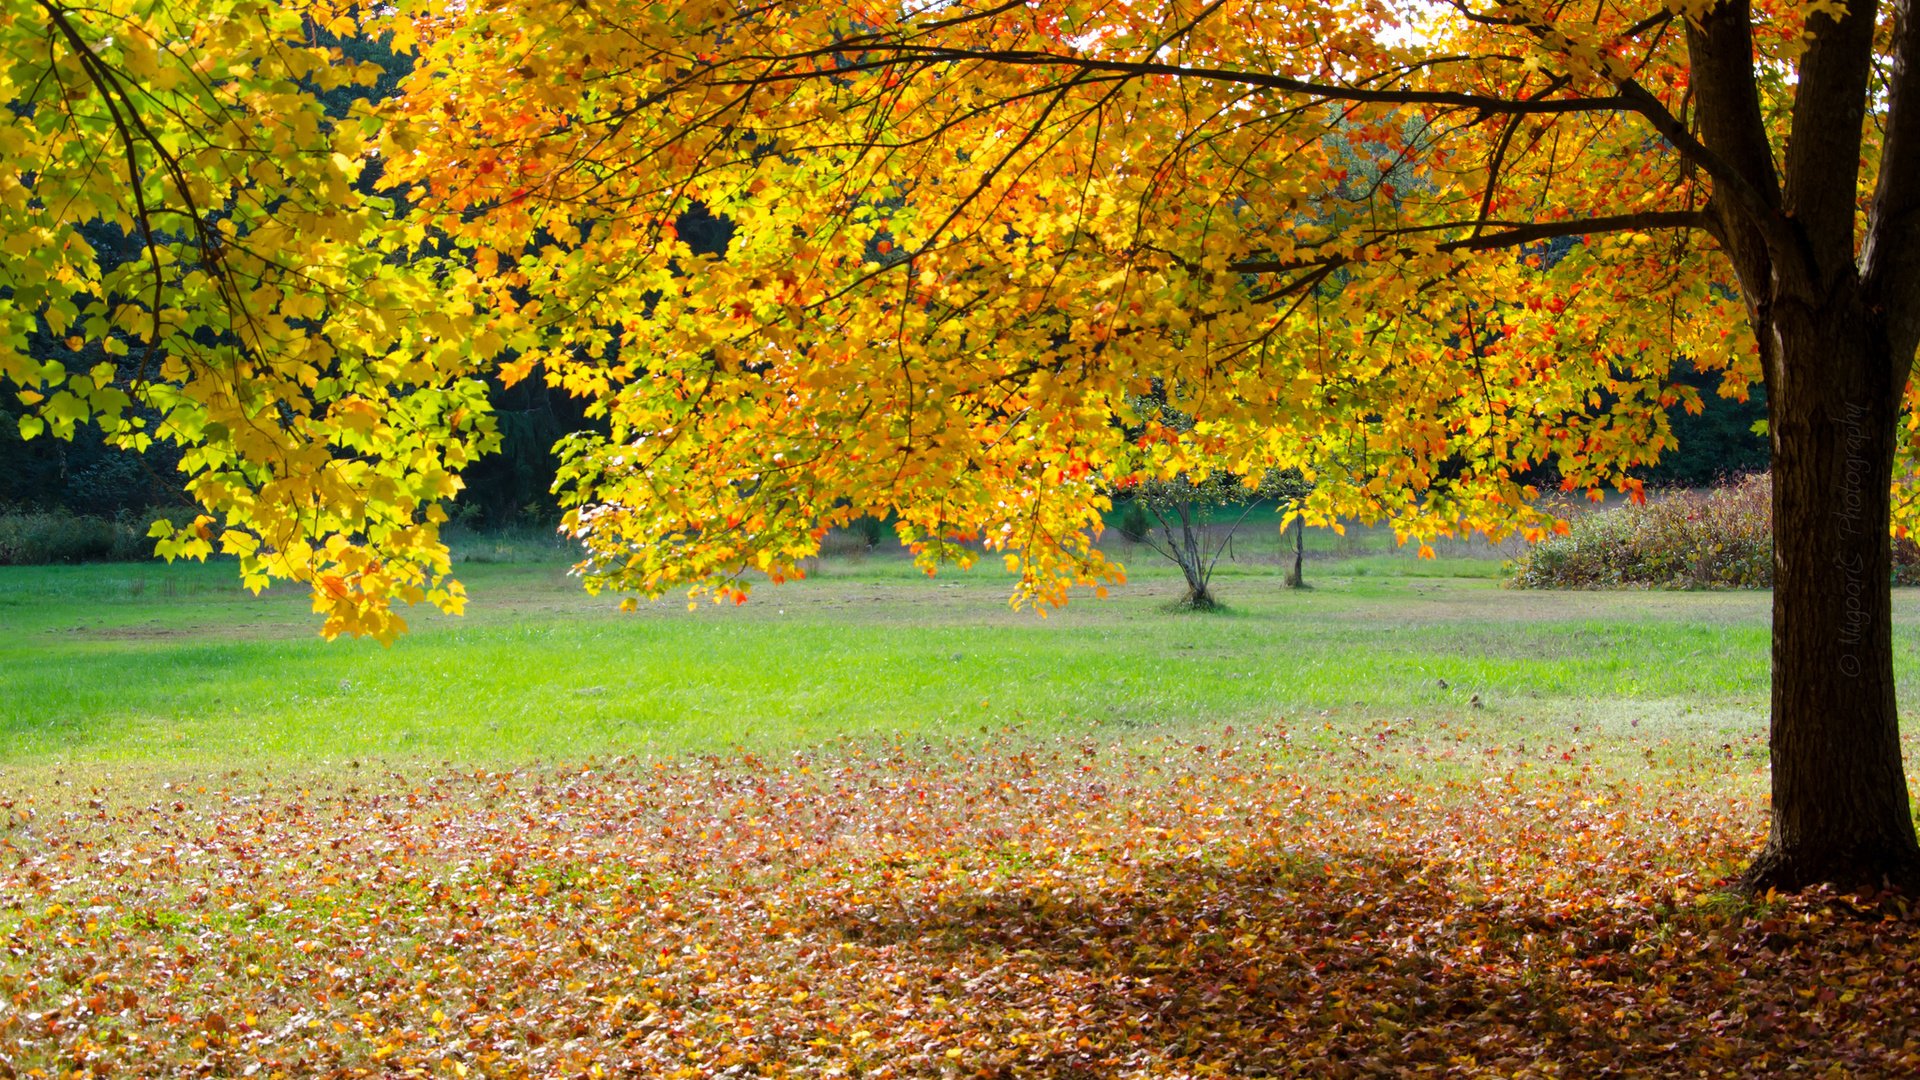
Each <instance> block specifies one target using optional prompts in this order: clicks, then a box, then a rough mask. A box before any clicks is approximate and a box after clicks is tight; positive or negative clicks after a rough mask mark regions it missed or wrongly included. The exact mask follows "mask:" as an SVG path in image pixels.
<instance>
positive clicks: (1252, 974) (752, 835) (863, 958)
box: [0, 721, 1920, 1078]
mask: <svg viewBox="0 0 1920 1080" xmlns="http://www.w3.org/2000/svg"><path fill="white" fill-rule="evenodd" d="M1638 749H1639V751H1640V756H1638V757H1636V756H1635V755H1634V754H1633V753H1628V752H1613V753H1609V752H1605V751H1602V750H1600V749H1597V748H1596V747H1594V746H1593V745H1592V744H1590V743H1585V742H1581V741H1580V739H1579V737H1578V736H1577V735H1575V736H1574V737H1573V739H1572V742H1571V745H1569V746H1558V745H1556V746H1553V747H1545V748H1541V747H1535V748H1532V749H1527V748H1523V747H1516V746H1509V745H1503V744H1500V743H1498V742H1497V741H1490V740H1489V739H1488V738H1487V737H1486V736H1485V734H1484V733H1483V732H1481V733H1476V732H1475V731H1474V730H1473V729H1470V728H1468V727H1465V726H1461V727H1453V726H1449V725H1446V724H1438V725H1428V726H1426V727H1420V728H1416V727H1412V726H1407V725H1399V726H1396V725H1395V724H1391V723H1385V722H1371V723H1369V724H1368V725H1367V726H1366V727H1365V729H1364V730H1352V729H1347V730H1339V731H1336V729H1335V727H1334V725H1331V724H1320V723H1319V722H1317V721H1316V722H1299V723H1289V722H1287V721H1276V722H1274V723H1272V724H1269V725H1264V726H1262V727H1259V728H1242V729H1241V730H1239V731H1237V732H1236V731H1234V730H1233V729H1231V728H1228V729H1224V730H1216V731H1214V732H1211V733H1209V734H1207V735H1205V736H1197V735H1189V736H1188V737H1185V738H1174V737H1170V736H1165V735H1160V736H1149V737H1145V738H1140V737H1136V738H1134V739H1133V740H1131V741H1115V740H1112V739H1108V738H1102V737H1095V736H1087V737H1059V738H1051V739H1035V738H1031V737H1027V736H1023V735H1020V734H1018V733H1012V734H1003V735H1000V736H993V737H989V738H985V739H981V740H973V741H954V742H914V743H912V744H910V745H909V744H904V743H900V744H890V743H886V742H874V741H866V742H855V741H844V742H841V743H838V744H835V745H832V746H829V747H825V748H822V749H819V750H817V751H812V752H807V753H800V754H794V755H792V756H783V757H781V758H778V759H762V758H759V757H756V756H754V755H752V754H750V753H745V752H741V753H738V754H736V755H733V756H730V757H724V758H721V757H701V758H681V759H670V760H654V761H643V760H621V759H615V760H611V761H599V762H592V763H586V764H575V765H569V766H556V765H542V766H538V767H520V768H513V769H507V770H500V771H496V770H490V769H462V768H457V767H454V766H439V767H433V766H405V767H400V766H391V765H390V766H384V767H369V768H365V769H356V768H339V769H336V770H334V771H333V772H331V773H310V774H295V773H292V772H284V773H261V774H253V775H247V776H243V775H240V774H238V773H233V774H222V773H202V774H200V775H199V776H197V777H191V776H184V774H183V775H181V776H176V777H175V778H174V779H173V780H171V781H168V782H166V783H164V784H163V783H161V782H160V781H159V780H157V779H156V780H154V781H153V782H151V783H150V784H144V785H143V784H141V783H138V782H133V783H125V784H116V785H113V786H112V787H111V789H109V788H107V787H100V788H99V789H98V790H96V789H95V787H94V786H92V785H91V784H90V782H89V781H88V779H87V776H88V775H89V773H88V772H86V771H84V770H81V769H78V768H77V767H73V766H67V767H64V768H62V769H59V770H55V771H52V772H44V773H42V775H43V776H48V777H52V776H58V777H60V779H57V780H54V781H52V782H51V785H50V786H43V787H41V788H38V789H36V790H31V791H28V790H13V791H8V792H5V793H4V798H0V805H4V807H5V808H4V809H3V810H0V821H4V822H5V829H4V831H0V1077H19V1076H49V1077H51V1076H61V1077H71V1076H114V1075H122V1076H130V1075H160V1074H168V1075H255V1076H287V1077H308V1076H457V1077H473V1076H500V1077H505V1076H555V1077H559V1076H567V1077H573V1076H589V1077H592V1076H658V1077H689V1078H691V1077H720V1076H736V1077H737V1076H765V1077H772V1076H796V1077H798V1076H805V1077H872V1078H880V1077H901V1078H906V1077H942V1078H949V1077H1023V1076H1031V1077H1075V1078H1078V1077H1089V1078H1091V1077H1142V1078H1145V1077H1153V1078H1182V1077H1205V1076H1219V1075H1239V1076H1316V1077H1322V1076H1324V1077H1341V1076H1380V1075H1444V1076H1631V1075H1681V1074H1685V1075H1708V1076H1749V1075H1772V1074H1775V1073H1780V1072H1786V1071H1804V1072H1808V1073H1824V1072H1830V1071H1834V1070H1838V1071H1839V1073H1841V1074H1846V1075H1900V1074H1912V1073H1914V1072H1915V1071H1916V1070H1920V982H1916V980H1915V979H1914V978H1913V977H1912V975H1913V971H1912V968H1913V964H1914V961H1915V960H1916V958H1920V933H1917V931H1920V913H1916V912H1915V910H1914V909H1913V907H1912V906H1910V904H1909V902H1908V901H1907V900H1906V899H1905V898H1902V897H1898V896H1892V895H1885V896H1871V895H1869V896H1839V895H1831V894H1825V893H1813V894H1807V895H1802V896H1794V897H1779V896H1767V897H1759V898H1750V899H1748V898H1736V897H1734V896H1732V895H1730V894H1728V893H1726V892H1724V891H1722V889H1721V887H1722V886H1723V885H1724V884H1725V882H1726V880H1727V878H1728V876H1729V875H1731V874H1733V873H1735V872H1736V871H1737V869H1738V867H1739V865H1740V863H1741V860H1742V859H1743V858H1744V857H1745V856H1746V855H1748V854H1750V853H1751V851H1752V850H1753V849H1754V847H1755V846H1756V845H1757V843H1758V842H1759V840H1760V838H1761V830H1762V829H1763V828H1764V822H1765V815H1764V805H1763V802H1762V800H1761V796H1760V795H1759V792H1760V790H1761V787H1760V785H1759V783H1758V771H1757V770H1758V768H1763V767H1764V764H1763V763H1762V764H1761V765H1759V766H1756V765H1755V763H1754V761H1753V760H1752V755H1751V754H1748V753H1746V752H1745V751H1746V749H1747V748H1745V747H1736V746H1735V745H1733V744H1730V743H1729V744H1721V745H1717V746H1716V745H1707V744H1699V745H1691V744H1689V745H1682V746H1679V747H1673V746H1664V747H1663V746H1661V745H1659V744H1657V743H1654V742H1649V743H1646V744H1645V745H1644V746H1640V747H1639V748H1638ZM1730 777H1731V778H1732V779H1731V780H1730V779H1729V778H1730Z"/></svg>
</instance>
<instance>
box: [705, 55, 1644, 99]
mask: <svg viewBox="0 0 1920 1080" xmlns="http://www.w3.org/2000/svg"><path fill="white" fill-rule="evenodd" d="M860 51H863V50H860V49H858V48H849V47H848V46H847V45H846V44H845V43H835V45H834V46H833V47H831V48H828V49H821V50H817V56H816V55H815V54H808V53H802V54H797V55H795V54H789V55H782V56H743V57H735V58H732V59H731V60H730V63H731V64H739V63H741V62H743V61H744V62H747V63H753V62H761V63H767V64H780V65H795V61H797V60H811V59H816V58H818V57H824V56H828V55H845V54H846V53H848V52H860ZM864 52H865V53H867V54H868V55H867V56H865V57H864V58H862V59H858V60H854V61H852V62H850V63H843V64H840V65H837V66H835V67H832V68H827V69H815V68H812V67H800V66H797V65H795V66H783V67H782V69H780V70H771V71H766V72H763V73H761V74H756V75H748V76H740V77H734V78H726V77H722V78H716V79H713V80H712V85H715V86H745V85H756V86H758V85H771V84H775V83H784V82H794V81H798V80H803V79H825V78H844V77H845V76H846V75H847V74H849V73H851V72H857V71H878V70H884V69H886V68H894V67H903V66H923V65H930V64H957V63H990V64H1003V65H1006V66H1008V67H1036V68H1037V67H1061V68H1069V69H1073V70H1076V71H1082V72H1089V73H1096V72H1097V73H1102V74H1112V75H1123V76H1129V77H1144V76H1149V75H1166V76H1171V77H1174V78H1179V79H1189V80H1193V81H1197V82H1223V83H1230V84H1234V85H1239V86H1251V87H1258V88H1260V89H1263V90H1278V91H1281V92H1283V93H1288V94H1301V95H1305V96H1308V97H1313V98H1318V99H1320V100H1323V101H1349V102H1356V103H1360V104H1378V105H1430V106H1435V107H1438V108H1453V109H1473V110H1476V111H1479V112H1483V113H1488V114H1491V115H1509V114H1512V115H1541V114H1551V113H1593V112H1626V111H1637V110H1634V107H1633V105H1632V104H1631V103H1629V102H1628V101H1627V99H1626V98H1624V97H1619V96H1610V97H1568V98H1548V99H1544V100H1536V99H1524V98H1503V97H1495V96H1493V95H1490V94H1467V93H1459V92H1454V91H1445V90H1369V89H1364V88H1361V87H1354V86H1341V85H1339V84H1336V83H1317V82H1311V81H1309V80H1306V79H1296V78H1293V77H1291V76H1287V75H1276V74H1273V73H1271V72H1264V71H1241V70H1236V69H1233V68H1216V67H1189V66H1187V65H1183V64H1166V63H1160V62H1158V61H1149V60H1109V59H1101V58H1098V57H1091V56H1074V55H1069V54H1065V53H1051V52H1041V51H1038V50H1032V49H1006V50H1002V49H959V48H951V47H947V46H938V45H914V44H910V43H896V42H888V43H883V44H875V45H873V46H871V47H869V48H867V49H865V50H864Z"/></svg>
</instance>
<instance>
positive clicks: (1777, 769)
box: [1669, 0, 1920, 889]
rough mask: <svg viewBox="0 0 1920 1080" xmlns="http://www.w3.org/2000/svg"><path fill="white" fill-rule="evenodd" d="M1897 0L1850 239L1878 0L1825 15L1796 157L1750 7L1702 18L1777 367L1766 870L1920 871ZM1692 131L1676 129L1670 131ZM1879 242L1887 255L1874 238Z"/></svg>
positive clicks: (1821, 874) (1725, 225)
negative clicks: (1906, 711) (1900, 672)
mask: <svg viewBox="0 0 1920 1080" xmlns="http://www.w3.org/2000/svg"><path fill="white" fill-rule="evenodd" d="M1908 14H1909V12H1908V2H1907V0H1902V2H1901V3H1900V4H1899V5H1898V6H1897V7H1896V10H1895V16H1896V23H1897V25H1896V31H1895V42H1894V53H1895V55H1894V65H1893V72H1892V74H1893V77H1892V79H1891V85H1892V92H1891V95H1890V101H1889V114H1888V118H1887V124H1888V136H1887V140H1886V143H1885V146H1884V151H1883V155H1882V161H1881V170H1880V175H1879V177H1878V179H1877V192H1876V198H1875V202H1874V207H1873V213H1872V215H1871V218H1870V220H1869V222H1868V225H1867V232H1866V234H1865V236H1864V237H1861V238H1860V243H1859V244H1858V245H1857V246H1858V249H1859V253H1858V256H1856V232H1857V231H1858V229H1857V222H1856V217H1857V188H1858V184H1859V181H1860V176H1859V162H1860V150H1861V128H1862V123H1863V121H1864V119H1865V110H1866V108H1867V98H1868V76H1869V74H1870V70H1871V66H1872V64H1873V34H1874V24H1875V19H1876V17H1877V15H1878V12H1877V10H1876V5H1875V4H1874V3H1871V2H1861V0H1856V2H1855V3H1853V4H1850V5H1848V7H1847V9H1846V11H1845V12H1844V14H1843V15H1842V17H1841V18H1840V19H1839V20H1837V21H1836V20H1835V19H1833V18H1832V17H1830V16H1828V15H1819V16H1815V17H1814V18H1813V19H1812V20H1811V22H1810V24H1809V28H1810V29H1811V30H1812V31H1813V34H1814V37H1813V41H1812V43H1811V45H1810V46H1809V48H1808V50H1807V53H1806V55H1805V57H1804V58H1803V60H1802V62H1801V66H1800V70H1799V73H1798V75H1799V82H1798V86H1797V88H1796V93H1795V100H1794V109H1793V119H1792V127H1791V132H1790V135H1789V139H1788V143H1787V148H1786V154H1785V160H1784V162H1782V163H1780V164H1779V165H1778V166H1776V163H1775V160H1774V155H1773V151H1772V148H1771V144H1770V142H1769V140H1768V135H1767V130H1766V127H1765V124H1764V121H1763V119H1762V116H1761V113H1760V108H1759V93H1758V89H1757V87H1758V83H1757V81H1756V78H1755V71H1754V66H1753V55H1754V53H1753V41H1752V23H1751V11H1750V10H1749V5H1748V4H1747V3H1746V2H1744V0H1740V2H1730V3H1724V4H1722V5H1720V6H1719V7H1717V8H1715V9H1714V10H1713V11H1712V12H1711V13H1709V14H1708V15H1707V16H1706V17H1705V18H1703V19H1701V20H1700V21H1699V22H1697V23H1689V26H1688V48H1689V52H1690V54H1691V60H1692V66H1693V86H1694V88H1695V92H1696V94H1697V95H1698V98H1697V100H1698V112H1697V115H1696V129H1695V130H1697V131H1698V134H1699V139H1700V142H1701V144H1703V145H1702V146H1701V147H1700V148H1699V149H1698V151H1697V152H1696V154H1695V157H1696V160H1700V161H1702V162H1704V163H1705V165H1706V167H1707V168H1708V171H1709V172H1710V174H1711V175H1712V176H1713V180H1714V195H1713V199H1712V202H1711V203H1710V204H1709V207H1708V212H1709V215H1710V217H1711V219H1712V221H1713V223H1714V230H1715V232H1716V235H1717V236H1718V238H1719V240H1720V242H1721V246H1722V247H1723V249H1724V250H1725V251H1726V252H1727V254H1728V257H1729V258H1730V260H1731V261H1732V263H1733V266H1734V270H1735V272H1736V273H1737V274H1738V276H1739V279H1740V287H1741V292H1742V295H1743V297H1744V299H1745V301H1746V305H1747V310H1748V315H1749V318H1750V320H1751V322H1752V324H1753V329H1754V334H1755V337H1756V338H1757V339H1758V342H1759V345H1760V352H1761V360H1762V364H1763V368H1764V371H1765V378H1766V386H1767V402H1768V409H1769V424H1770V431H1771V438H1772V444H1773V513H1774V598H1773V694H1772V708H1773V716H1772V730H1771V736H1770V740H1769V746H1770V749H1771V751H1772V754H1771V760H1772V764H1771V767H1772V773H1773V776H1772V779H1773V804H1772V823H1771V828H1770V831H1769V835H1768V838H1767V843H1766V846H1765V847H1764V848H1763V849H1762V851H1761V852H1760V854H1759V855H1758V856H1757V857H1756V858H1755V860H1754V862H1753V865H1752V866H1751V867H1750V868H1749V869H1748V871H1747V874H1746V877H1745V883H1746V884H1747V885H1748V886H1749V887H1751V888H1756V889H1758V888H1767V887H1780V888H1799V887H1803V886H1806V885H1809V884H1815V883H1830V884H1835V885H1839V886H1843V887H1844V886H1863V885H1880V884H1898V885H1904V886H1909V887H1913V886H1920V844H1917V843H1916V840H1915V835H1914V827H1913V817H1912V812H1911V809H1910V807H1909V804H1908V797H1907V786H1906V777H1905V771H1904V767H1903V762H1902V760H1901V752H1900V739H1899V717H1898V714H1897V709H1896V706H1895V698H1894V682H1893V631H1892V592H1891V572H1892V555H1891V544H1890V541H1889V536H1888V533H1889V523H1890V510H1891V499H1890V494H1889V490H1890V487H1891V484H1892V474H1893V460H1894V452H1895V447H1896V436H1895V425H1896V420H1897V417H1898V414H1899V408H1900V399H1901V395H1902V392H1903V389H1904V387H1905V385H1906V381H1907V378H1908V375H1909V373H1910V368H1911V363H1912V359H1913V354H1914V348H1915V342H1916V340H1917V338H1916V335H1915V333H1914V331H1913V323H1914V321H1915V317H1916V315H1920V276H1916V275H1915V274H1914V272H1913V270H1914V265H1915V259H1916V256H1915V255H1914V254H1912V253H1911V249H1912V247H1913V246H1914V244H1915V242H1916V240H1920V237H1916V235H1915V234H1914V230H1915V226H1916V224H1917V223H1920V213H1916V210H1920V202H1917V201H1916V196H1915V195H1912V194H1909V193H1908V192H1909V191H1911V189H1913V188H1914V187H1915V186H1916V185H1920V168H1916V166H1920V127H1916V125H1920V118H1916V117H1915V116H1914V115H1913V113H1914V107H1915V104H1916V103H1915V102H1914V101H1913V100H1912V99H1913V97H1914V94H1913V89H1912V87H1911V86H1909V85H1908V83H1909V78H1908V73H1909V69H1910V66H1911V60H1912V58H1913V55H1914V44H1915V43H1914V41H1913V34H1912V31H1911V27H1910V26H1909V25H1908V23H1909V19H1908ZM1676 137H1679V138H1684V136H1680V135H1677V134H1673V133H1670V134H1669V138H1676ZM1876 251H1877V252H1878V255H1877V256H1876Z"/></svg>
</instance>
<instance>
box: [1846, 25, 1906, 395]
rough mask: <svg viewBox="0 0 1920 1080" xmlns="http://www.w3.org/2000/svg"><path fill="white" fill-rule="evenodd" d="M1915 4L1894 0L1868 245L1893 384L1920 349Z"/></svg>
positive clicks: (1865, 259)
mask: <svg viewBox="0 0 1920 1080" xmlns="http://www.w3.org/2000/svg"><path fill="white" fill-rule="evenodd" d="M1914 18H1915V12H1914V9H1913V0H1894V7H1893V58H1892V66H1893V74H1892V77H1891V78H1890V79H1889V80H1888V84H1889V85H1890V87H1891V88H1892V89H1891V90H1890V92H1889V96H1890V98H1891V100H1890V101H1889V103H1888V109H1887V135H1886V142H1885V143H1884V144H1883V147H1882V150H1881V154H1880V176H1879V179H1878V181H1877V182H1876V184H1875V186H1874V192H1873V209H1872V212H1871V215H1870V217H1869V218H1868V221H1867V235H1866V239H1865V241H1864V243H1863V244H1862V247H1861V254H1860V277H1861V283H1862V286H1863V288H1864V289H1865V292H1866V296H1867V303H1868V304H1869V305H1871V306H1873V307H1875V308H1878V309H1880V310H1882V311H1885V312H1886V313H1887V317H1888V320H1889V325H1888V327H1887V331H1888V337H1889V338H1890V339H1891V346H1892V353H1893V364H1894V372H1893V376H1894V378H1893V385H1895V386H1899V385H1901V384H1902V383H1904V382H1905V381H1906V377H1907V374H1908V372H1909V370H1910V369H1911V367H1912V365H1913V355H1914V350H1915V349H1916V348H1920V86H1915V85H1914V80H1915V79H1920V26H1916V25H1915V24H1914Z"/></svg>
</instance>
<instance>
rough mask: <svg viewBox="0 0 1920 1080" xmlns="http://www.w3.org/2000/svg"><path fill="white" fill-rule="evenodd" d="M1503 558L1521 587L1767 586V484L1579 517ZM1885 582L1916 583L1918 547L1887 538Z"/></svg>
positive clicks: (1750, 479)
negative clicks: (1888, 577)
mask: <svg viewBox="0 0 1920 1080" xmlns="http://www.w3.org/2000/svg"><path fill="white" fill-rule="evenodd" d="M1570 524H1571V526H1572V528H1571V531H1569V532H1568V533H1567V534H1566V535H1565V536H1553V537H1549V538H1547V539H1546V540H1543V541H1541V542H1540V543H1538V544H1535V545H1534V546H1533V547H1532V548H1530V549H1529V550H1528V551H1527V553H1526V554H1525V555H1523V556H1521V557H1520V558H1519V559H1518V560H1516V561H1515V562H1514V563H1513V566H1512V574H1511V576H1510V577H1509V579H1508V582H1507V583H1508V584H1509V585H1511V586H1513V587H1515V588H1523V589H1601V588H1614V587H1619V586H1640V587H1650V588H1667V589H1766V588H1771V587H1772V586H1773V487H1772V483H1771V481H1770V479H1769V478H1768V476H1767V475H1766V474H1765V473H1756V474H1754V475H1752V476H1747V477H1743V478H1740V479H1737V480H1733V481H1730V482H1728V483H1725V484H1722V485H1720V486H1719V487H1715V488H1711V489H1708V490H1706V491H1690V492H1678V493H1674V494H1670V495H1665V496H1661V497H1657V498H1655V499H1651V500H1649V501H1648V502H1647V503H1645V504H1644V505H1640V506H1634V505H1631V504H1629V505H1626V506H1621V507H1617V508H1615V509H1611V510H1600V511H1595V512H1593V513H1588V514H1583V515H1581V516H1579V517H1576V518H1574V519H1573V520H1572V521H1571V523H1570ZM1893 562H1894V566H1893V580H1894V583H1895V584H1899V585H1913V584H1920V547H1916V546H1915V545H1914V543H1913V542H1912V541H1910V540H1896V541H1895V542H1894V552H1893Z"/></svg>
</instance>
